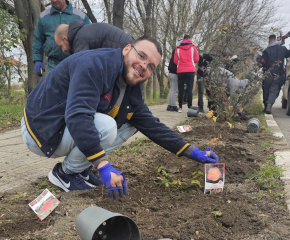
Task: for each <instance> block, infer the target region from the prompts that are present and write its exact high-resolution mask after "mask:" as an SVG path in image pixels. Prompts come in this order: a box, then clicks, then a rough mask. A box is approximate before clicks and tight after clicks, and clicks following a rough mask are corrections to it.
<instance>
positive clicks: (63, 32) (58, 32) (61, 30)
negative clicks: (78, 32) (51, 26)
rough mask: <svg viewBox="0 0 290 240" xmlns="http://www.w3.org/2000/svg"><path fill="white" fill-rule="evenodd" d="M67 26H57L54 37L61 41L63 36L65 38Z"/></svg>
mask: <svg viewBox="0 0 290 240" xmlns="http://www.w3.org/2000/svg"><path fill="white" fill-rule="evenodd" d="M68 27H69V25H68V24H60V25H58V27H57V28H56V29H55V33H54V34H55V35H56V36H57V37H58V38H59V39H62V38H63V36H67V35H68Z"/></svg>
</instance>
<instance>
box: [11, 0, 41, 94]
mask: <svg viewBox="0 0 290 240" xmlns="http://www.w3.org/2000/svg"><path fill="white" fill-rule="evenodd" d="M14 5H15V13H16V15H17V17H18V18H19V20H20V21H19V23H18V24H19V29H20V30H24V31H25V33H26V38H25V39H24V40H22V43H23V46H24V50H25V53H26V56H27V65H28V81H27V83H26V84H25V86H26V88H25V93H26V95H27V96H28V95H29V93H30V92H31V91H32V90H33V89H34V87H35V86H36V85H37V84H38V83H39V82H40V78H39V77H38V76H37V75H36V74H35V73H34V63H33V60H32V42H33V34H34V28H35V26H36V23H37V21H38V17H39V15H40V13H41V1H40V0H14Z"/></svg>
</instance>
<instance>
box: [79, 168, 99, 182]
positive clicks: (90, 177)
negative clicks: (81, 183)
mask: <svg viewBox="0 0 290 240" xmlns="http://www.w3.org/2000/svg"><path fill="white" fill-rule="evenodd" d="M80 176H81V178H82V179H84V180H85V182H86V184H88V185H89V186H91V187H96V186H99V185H101V184H103V182H102V181H101V180H100V179H98V178H97V177H96V175H95V174H94V173H93V171H92V166H91V167H89V168H87V169H86V170H84V171H82V172H81V173H80Z"/></svg>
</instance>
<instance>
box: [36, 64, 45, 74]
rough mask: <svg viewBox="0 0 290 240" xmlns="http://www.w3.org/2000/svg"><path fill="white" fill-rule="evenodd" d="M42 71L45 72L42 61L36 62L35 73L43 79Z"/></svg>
mask: <svg viewBox="0 0 290 240" xmlns="http://www.w3.org/2000/svg"><path fill="white" fill-rule="evenodd" d="M42 71H44V72H45V68H44V65H43V63H42V62H41V61H36V62H35V73H36V74H37V75H38V76H39V77H42Z"/></svg>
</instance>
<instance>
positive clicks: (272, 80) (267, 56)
mask: <svg viewBox="0 0 290 240" xmlns="http://www.w3.org/2000/svg"><path fill="white" fill-rule="evenodd" d="M288 57H290V50H287V48H286V47H284V46H281V45H280V42H278V41H277V40H276V35H270V36H269V45H268V47H267V48H266V49H265V50H264V51H263V55H262V58H261V65H262V67H263V71H264V72H266V71H267V72H269V76H267V77H266V78H265V79H264V81H263V103H264V107H265V108H264V111H265V112H266V113H267V114H271V113H272V105H273V104H274V103H275V100H276V98H277V97H278V95H279V92H280V89H281V86H282V85H283V84H284V83H285V80H286V74H285V68H284V59H285V58H288Z"/></svg>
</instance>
